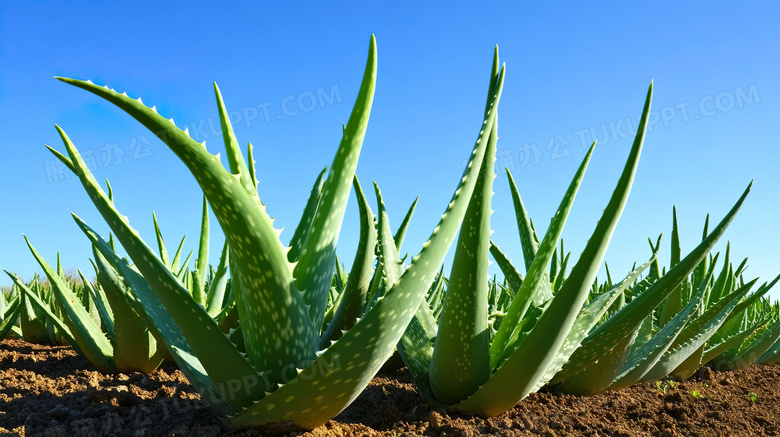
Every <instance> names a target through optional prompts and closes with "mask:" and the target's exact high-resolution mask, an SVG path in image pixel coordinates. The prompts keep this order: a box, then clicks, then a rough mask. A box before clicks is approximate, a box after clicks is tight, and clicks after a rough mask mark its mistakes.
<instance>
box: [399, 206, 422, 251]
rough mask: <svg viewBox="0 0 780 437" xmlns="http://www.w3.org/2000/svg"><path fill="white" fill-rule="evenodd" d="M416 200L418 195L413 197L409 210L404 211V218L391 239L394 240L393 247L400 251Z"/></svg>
mask: <svg viewBox="0 0 780 437" xmlns="http://www.w3.org/2000/svg"><path fill="white" fill-rule="evenodd" d="M418 200H420V196H417V197H416V198H415V199H414V202H412V205H411V206H410V207H409V210H408V211H406V215H405V216H404V219H403V221H402V222H401V226H399V227H398V230H397V231H396V232H395V236H394V237H393V240H394V241H395V247H396V248H397V249H398V251H399V252H400V251H401V245H403V243H404V237H405V236H406V230H407V229H408V228H409V222H410V221H411V220H412V215H413V214H414V209H415V208H416V207H417V201H418Z"/></svg>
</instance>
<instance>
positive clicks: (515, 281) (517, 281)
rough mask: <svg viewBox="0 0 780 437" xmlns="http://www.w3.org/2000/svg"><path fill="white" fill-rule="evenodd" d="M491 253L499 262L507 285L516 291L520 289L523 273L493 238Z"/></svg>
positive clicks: (497, 262)
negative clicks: (521, 273)
mask: <svg viewBox="0 0 780 437" xmlns="http://www.w3.org/2000/svg"><path fill="white" fill-rule="evenodd" d="M490 254H491V255H493V259H494V260H496V264H498V267H499V268H500V269H501V273H503V274H504V278H505V279H506V282H507V285H508V286H509V288H510V289H511V290H512V292H513V293H514V292H516V291H517V290H519V289H520V285H522V284H523V277H522V275H520V272H518V271H517V269H516V268H515V266H514V264H512V261H510V260H509V257H507V256H506V255H505V254H504V252H502V251H501V249H500V248H499V247H498V245H497V244H496V243H495V242H493V241H492V240H491V241H490Z"/></svg>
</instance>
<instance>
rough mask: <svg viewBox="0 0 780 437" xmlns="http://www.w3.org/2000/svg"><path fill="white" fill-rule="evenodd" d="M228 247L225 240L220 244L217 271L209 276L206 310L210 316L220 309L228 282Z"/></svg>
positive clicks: (214, 315) (217, 312)
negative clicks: (220, 250) (220, 251)
mask: <svg viewBox="0 0 780 437" xmlns="http://www.w3.org/2000/svg"><path fill="white" fill-rule="evenodd" d="M229 253H230V248H229V247H228V244H227V241H225V243H224V244H223V246H222V253H221V255H220V256H219V265H218V266H217V271H216V272H215V273H214V275H213V276H212V277H211V284H210V285H209V291H208V293H207V295H206V311H207V312H208V313H209V315H210V316H211V317H212V318H215V317H216V316H217V314H219V312H220V311H222V307H223V304H224V301H225V292H226V291H227V283H228V265H229V264H230V262H229V256H230V255H229Z"/></svg>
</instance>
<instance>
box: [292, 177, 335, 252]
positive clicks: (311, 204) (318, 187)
mask: <svg viewBox="0 0 780 437" xmlns="http://www.w3.org/2000/svg"><path fill="white" fill-rule="evenodd" d="M327 170H328V168H327V167H325V168H324V169H322V171H321V172H320V175H319V176H317V180H316V181H315V182H314V186H313V187H312V189H311V194H309V200H308V201H306V207H305V208H304V209H303V215H301V219H300V220H299V221H298V226H297V227H296V228H295V233H293V236H292V238H291V239H290V251H289V252H287V259H288V260H289V261H290V262H296V261H298V258H299V257H300V254H301V251H302V250H303V245H304V244H305V243H306V239H307V238H308V236H309V231H310V230H311V224H312V222H313V221H314V213H315V212H317V204H318V203H319V201H320V193H321V192H322V183H323V180H322V179H323V178H324V177H325V172H326V171H327Z"/></svg>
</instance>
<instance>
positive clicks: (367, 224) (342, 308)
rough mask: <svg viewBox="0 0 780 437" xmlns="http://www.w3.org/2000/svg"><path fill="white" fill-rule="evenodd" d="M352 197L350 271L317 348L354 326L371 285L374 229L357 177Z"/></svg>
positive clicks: (374, 241)
mask: <svg viewBox="0 0 780 437" xmlns="http://www.w3.org/2000/svg"><path fill="white" fill-rule="evenodd" d="M353 186H354V187H355V196H356V197H357V201H358V209H359V211H360V240H359V243H358V250H357V253H356V254H355V259H354V261H352V270H351V271H350V273H349V278H348V279H347V285H346V289H345V290H344V291H343V292H342V294H341V296H342V297H341V300H340V302H339V305H338V307H337V309H336V312H335V314H334V316H333V319H332V320H331V321H330V323H329V324H328V328H327V329H326V330H325V333H324V334H323V335H322V337H321V338H320V349H324V348H326V347H327V346H329V345H330V342H331V340H337V339H338V338H339V337H341V332H342V331H346V330H348V329H350V328H352V326H354V324H355V322H356V321H357V319H358V317H359V316H360V314H362V313H363V309H364V308H363V307H364V305H365V302H366V299H367V297H368V288H369V287H370V285H371V275H372V273H373V272H374V269H373V263H374V249H375V247H376V228H375V227H374V213H373V212H371V208H370V207H369V206H368V201H367V200H366V196H365V195H364V194H363V189H362V188H361V187H360V182H358V178H357V176H355V178H354V180H353Z"/></svg>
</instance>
